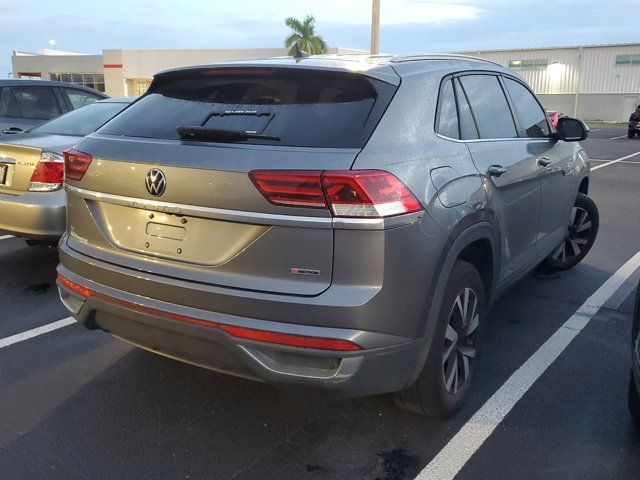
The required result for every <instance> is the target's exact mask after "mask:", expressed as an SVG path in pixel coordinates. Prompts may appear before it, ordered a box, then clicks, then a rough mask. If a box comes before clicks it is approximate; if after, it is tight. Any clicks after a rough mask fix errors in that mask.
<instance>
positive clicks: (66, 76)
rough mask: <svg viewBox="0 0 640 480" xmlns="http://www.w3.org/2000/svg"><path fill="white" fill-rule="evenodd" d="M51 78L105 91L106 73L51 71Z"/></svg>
mask: <svg viewBox="0 0 640 480" xmlns="http://www.w3.org/2000/svg"><path fill="white" fill-rule="evenodd" d="M49 78H50V79H51V80H56V81H58V82H68V83H75V84H77V85H84V86H85V87H89V88H93V89H94V90H98V91H99V92H104V74H102V73H50V74H49Z"/></svg>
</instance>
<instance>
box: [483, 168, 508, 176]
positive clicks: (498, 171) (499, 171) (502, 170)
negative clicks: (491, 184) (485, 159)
mask: <svg viewBox="0 0 640 480" xmlns="http://www.w3.org/2000/svg"><path fill="white" fill-rule="evenodd" d="M506 171H507V169H506V168H504V167H503V166H502V165H491V166H490V167H489V168H487V173H488V174H489V175H491V176H492V177H501V176H502V174H503V173H505V172H506Z"/></svg>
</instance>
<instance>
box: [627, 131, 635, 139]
mask: <svg viewBox="0 0 640 480" xmlns="http://www.w3.org/2000/svg"><path fill="white" fill-rule="evenodd" d="M635 136H636V131H635V130H629V131H628V132H627V137H629V138H633V137H635Z"/></svg>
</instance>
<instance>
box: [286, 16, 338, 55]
mask: <svg viewBox="0 0 640 480" xmlns="http://www.w3.org/2000/svg"><path fill="white" fill-rule="evenodd" d="M315 22H316V19H315V18H313V15H307V16H306V17H304V20H303V21H302V22H301V21H300V20H298V19H297V18H293V17H289V18H287V19H286V20H285V21H284V23H285V24H286V25H287V27H289V28H290V29H291V30H293V32H292V33H291V35H289V36H288V37H287V39H286V40H285V41H284V46H285V47H286V48H288V49H289V55H293V54H294V52H295V45H296V43H297V44H298V46H299V47H300V50H302V51H304V52H307V53H310V54H312V55H315V54H319V53H327V50H328V49H329V48H328V47H327V43H326V42H325V41H324V40H323V39H322V37H320V36H318V35H315Z"/></svg>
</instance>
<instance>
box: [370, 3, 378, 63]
mask: <svg viewBox="0 0 640 480" xmlns="http://www.w3.org/2000/svg"><path fill="white" fill-rule="evenodd" d="M378 53H380V0H373V6H372V10H371V54H372V55H377V54H378Z"/></svg>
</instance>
